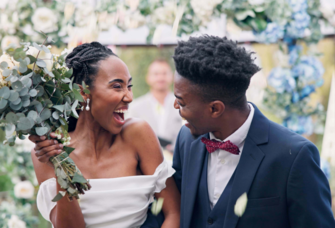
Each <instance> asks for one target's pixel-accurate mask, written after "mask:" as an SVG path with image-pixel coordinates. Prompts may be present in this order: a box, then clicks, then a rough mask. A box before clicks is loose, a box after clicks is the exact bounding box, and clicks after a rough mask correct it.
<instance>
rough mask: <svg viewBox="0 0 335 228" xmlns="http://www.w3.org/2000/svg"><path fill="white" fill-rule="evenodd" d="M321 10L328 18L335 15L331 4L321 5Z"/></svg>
mask: <svg viewBox="0 0 335 228" xmlns="http://www.w3.org/2000/svg"><path fill="white" fill-rule="evenodd" d="M319 10H320V11H321V13H322V15H323V16H324V17H325V18H327V19H329V18H332V17H333V15H334V11H333V9H332V8H331V7H329V6H320V7H319Z"/></svg>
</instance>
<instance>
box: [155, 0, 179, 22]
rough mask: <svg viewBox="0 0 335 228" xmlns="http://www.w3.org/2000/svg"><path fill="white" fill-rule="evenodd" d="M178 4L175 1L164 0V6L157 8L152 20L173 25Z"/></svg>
mask: <svg viewBox="0 0 335 228" xmlns="http://www.w3.org/2000/svg"><path fill="white" fill-rule="evenodd" d="M176 9H177V6H176V4H175V2H173V1H168V2H164V6H162V7H158V8H157V9H155V11H154V13H153V15H152V20H153V21H154V22H155V23H156V24H170V25H172V24H173V22H174V20H175V17H176Z"/></svg>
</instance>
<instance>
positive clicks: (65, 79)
mask: <svg viewBox="0 0 335 228" xmlns="http://www.w3.org/2000/svg"><path fill="white" fill-rule="evenodd" d="M62 82H65V83H70V82H71V79H69V78H64V79H62Z"/></svg>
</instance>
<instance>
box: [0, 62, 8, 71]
mask: <svg viewBox="0 0 335 228" xmlns="http://www.w3.org/2000/svg"><path fill="white" fill-rule="evenodd" d="M7 67H8V63H7V62H6V61H3V62H1V63H0V68H1V69H2V70H5V69H7Z"/></svg>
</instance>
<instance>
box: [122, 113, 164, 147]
mask: <svg viewBox="0 0 335 228" xmlns="http://www.w3.org/2000/svg"><path fill="white" fill-rule="evenodd" d="M121 137H122V138H123V139H124V140H125V141H128V142H143V143H144V142H148V141H152V140H154V141H157V137H156V135H155V133H154V131H153V130H152V128H151V127H150V125H149V124H148V123H147V122H146V121H144V120H141V119H138V118H129V119H127V120H126V123H125V124H124V126H123V128H122V131H121ZM157 142H158V141H157Z"/></svg>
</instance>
